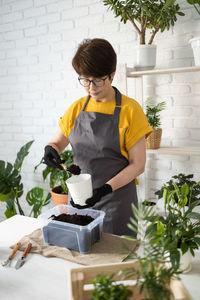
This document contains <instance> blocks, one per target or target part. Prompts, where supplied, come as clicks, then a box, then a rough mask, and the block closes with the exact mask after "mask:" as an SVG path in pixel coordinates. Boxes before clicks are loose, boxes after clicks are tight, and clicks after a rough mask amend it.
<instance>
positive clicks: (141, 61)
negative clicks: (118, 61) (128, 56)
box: [134, 44, 157, 71]
mask: <svg viewBox="0 0 200 300" xmlns="http://www.w3.org/2000/svg"><path fill="white" fill-rule="evenodd" d="M156 48H157V47H156V45H148V44H147V45H137V46H136V47H135V56H136V57H135V66H134V67H135V69H136V70H137V71H145V70H151V69H153V68H154V67H155V65H156Z"/></svg>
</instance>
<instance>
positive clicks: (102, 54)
mask: <svg viewBox="0 0 200 300" xmlns="http://www.w3.org/2000/svg"><path fill="white" fill-rule="evenodd" d="M116 64H117V55H116V53H115V50H114V49H113V47H112V45H111V44H110V43H109V42H108V41H107V40H104V39H98V38H95V39H85V40H83V42H82V43H81V44H80V45H79V47H78V49H77V51H76V53H75V55H74V57H73V59H72V66H73V67H74V69H75V71H76V72H77V73H78V74H79V75H86V76H93V77H102V76H105V75H110V74H111V73H112V72H115V71H116Z"/></svg>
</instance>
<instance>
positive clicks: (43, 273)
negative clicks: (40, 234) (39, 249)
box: [0, 215, 200, 300]
mask: <svg viewBox="0 0 200 300" xmlns="http://www.w3.org/2000/svg"><path fill="white" fill-rule="evenodd" d="M39 227H40V222H39V221H38V220H37V219H34V218H29V217H24V216H19V215H16V216H14V217H12V218H10V219H8V220H5V221H3V222H1V223H0V262H1V261H4V260H5V259H7V257H8V256H9V254H10V252H11V249H10V246H11V245H12V244H15V243H17V242H18V241H19V240H20V239H21V238H22V237H23V236H24V235H26V234H29V233H31V232H32V231H33V230H35V229H37V228H39ZM20 255H21V251H18V252H17V253H16V255H15V257H14V259H13V262H12V264H11V267H2V266H1V265H0V299H2V300H13V299H14V300H24V299H29V300H70V299H68V293H67V276H68V269H69V268H74V267H78V266H79V265H78V264H75V263H72V262H68V261H66V260H62V259H59V258H46V257H43V256H41V255H38V254H32V253H30V254H28V256H27V261H26V263H25V264H24V265H23V267H21V268H20V269H18V270H16V269H15V268H14V266H15V263H16V260H17V259H18V258H19V257H20ZM181 278H182V281H183V283H184V285H185V286H186V288H187V289H188V291H189V292H190V294H191V295H192V297H193V299H194V300H200V252H197V254H196V257H195V259H194V260H193V263H192V270H191V271H190V272H189V273H187V274H183V275H181Z"/></svg>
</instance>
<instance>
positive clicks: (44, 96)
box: [0, 0, 200, 219]
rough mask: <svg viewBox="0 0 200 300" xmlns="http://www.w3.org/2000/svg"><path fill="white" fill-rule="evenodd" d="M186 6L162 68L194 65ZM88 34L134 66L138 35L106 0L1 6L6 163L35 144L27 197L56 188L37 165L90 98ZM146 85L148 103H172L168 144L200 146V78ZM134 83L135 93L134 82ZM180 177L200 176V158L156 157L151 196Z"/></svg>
mask: <svg viewBox="0 0 200 300" xmlns="http://www.w3.org/2000/svg"><path fill="white" fill-rule="evenodd" d="M179 2H180V4H181V6H182V7H183V9H184V12H185V13H186V16H185V17H182V18H179V20H178V22H177V23H176V24H175V27H174V28H173V29H170V30H169V31H168V32H164V33H163V34H157V36H156V38H155V43H156V44H157V47H158V56H157V67H158V68H163V67H179V66H191V65H193V63H194V62H193V54H192V50H191V47H190V45H189V43H188V40H189V39H190V38H191V37H192V36H194V35H199V34H200V26H199V24H200V21H199V16H198V15H197V14H196V12H195V11H194V10H193V9H192V7H190V6H189V5H187V4H186V3H185V1H179ZM88 37H90V38H93V37H103V38H106V39H108V40H109V41H110V42H111V43H112V44H113V46H114V48H115V50H116V52H117V54H118V62H119V63H127V64H128V66H130V67H131V66H133V64H134V45H135V44H136V43H137V42H138V41H137V39H138V37H137V34H136V32H135V31H134V29H133V27H132V25H131V24H130V23H127V24H126V25H124V24H123V23H120V19H119V18H114V16H113V13H112V12H110V11H107V8H106V7H104V6H103V2H102V1H101V0H87V1H86V0H67V1H63V0H11V1H10V0H1V1H0V141H1V143H0V159H3V160H6V161H10V162H13V161H14V159H15V156H16V152H17V151H18V150H19V148H20V147H21V146H22V145H23V144H25V143H26V142H28V141H30V140H32V139H34V140H35V142H34V144H33V145H32V147H31V150H30V154H29V156H28V157H27V158H26V159H25V163H24V168H23V172H22V173H23V183H24V187H25V194H26V192H27V190H29V189H30V188H32V187H33V186H36V185H38V186H44V187H45V188H46V190H48V185H47V184H46V185H44V184H43V182H42V177H41V174H34V173H33V167H34V165H35V164H36V163H38V162H39V161H40V159H41V157H42V155H43V148H44V145H45V144H46V143H47V142H48V140H49V139H50V138H51V136H52V135H53V134H54V133H55V131H56V129H57V122H58V119H59V117H60V116H61V115H62V114H63V113H64V111H65V110H66V109H67V108H68V107H69V105H70V104H71V103H72V102H73V101H74V100H76V99H77V98H78V97H80V96H82V95H83V93H84V91H83V89H82V88H81V87H80V86H78V83H77V75H76V73H75V72H74V71H73V69H72V66H71V59H72V57H73V54H74V52H75V50H76V47H77V45H78V43H80V42H81V41H82V39H83V38H88ZM145 81H146V89H145V91H144V98H146V97H148V96H151V97H153V98H154V99H155V100H156V101H161V100H162V101H163V100H166V101H167V109H166V111H165V112H164V113H163V114H162V116H163V118H162V123H163V140H162V144H163V145H195V146H200V121H199V115H200V108H199V107H200V106H199V105H200V99H199V98H200V85H199V82H200V74H199V73H188V74H174V75H173V74H169V75H160V76H152V77H151V78H146V79H145ZM128 82H129V84H131V86H130V88H129V91H131V92H130V94H129V95H130V96H133V95H132V94H133V93H132V85H134V82H132V81H131V80H129V81H128ZM138 101H141V99H138ZM177 172H185V173H192V172H193V173H194V174H195V176H196V178H197V179H200V171H199V158H198V157H191V156H190V155H185V156H182V157H178V156H175V157H173V156H158V157H154V156H150V157H148V161H147V167H146V177H148V179H149V180H148V185H147V188H148V190H147V194H148V195H149V198H154V191H155V190H156V189H158V188H159V187H160V185H161V184H162V183H163V182H165V181H166V180H168V179H169V178H170V177H171V176H172V175H174V174H175V173H177ZM140 189H144V186H143V185H141V187H140ZM148 191H149V192H148ZM23 205H24V207H26V203H25V202H24V204H23ZM4 210H5V204H4V203H0V219H2V217H3V218H4V216H3V212H4ZM27 213H28V211H27Z"/></svg>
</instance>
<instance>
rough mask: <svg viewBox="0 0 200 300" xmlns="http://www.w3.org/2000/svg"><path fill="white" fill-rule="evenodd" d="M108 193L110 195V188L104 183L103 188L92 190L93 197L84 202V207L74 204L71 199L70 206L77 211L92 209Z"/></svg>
mask: <svg viewBox="0 0 200 300" xmlns="http://www.w3.org/2000/svg"><path fill="white" fill-rule="evenodd" d="M110 193H112V187H111V185H110V184H107V183H105V184H104V185H103V186H101V187H99V188H97V189H94V190H93V196H92V197H91V198H88V199H87V200H86V201H85V203H86V205H79V204H75V203H74V201H73V199H71V201H70V204H71V205H72V206H73V207H75V208H78V209H83V208H88V207H92V206H94V205H95V204H96V203H97V202H99V201H100V200H101V198H102V197H104V196H106V195H107V194H110Z"/></svg>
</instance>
